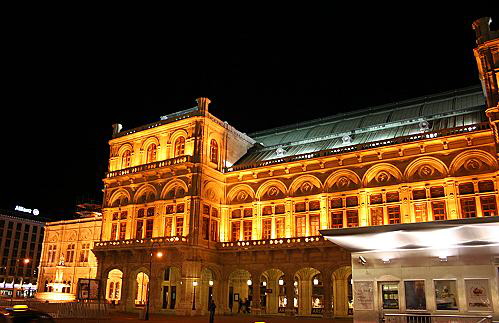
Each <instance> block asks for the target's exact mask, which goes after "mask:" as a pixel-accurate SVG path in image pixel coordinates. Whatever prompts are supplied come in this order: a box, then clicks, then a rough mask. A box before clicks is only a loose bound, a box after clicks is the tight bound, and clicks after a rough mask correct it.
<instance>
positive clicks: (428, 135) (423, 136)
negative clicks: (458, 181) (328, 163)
mask: <svg viewBox="0 0 499 323" xmlns="http://www.w3.org/2000/svg"><path fill="white" fill-rule="evenodd" d="M487 129H490V124H489V123H488V122H481V123H477V124H473V125H468V126H462V127H456V128H448V129H442V130H438V131H428V132H424V133H420V134H414V135H409V136H402V137H396V138H390V139H385V140H378V141H372V142H366V143H363V144H357V145H352V146H345V147H340V148H332V149H325V150H320V151H316V152H312V153H306V154H300V155H294V156H287V157H282V158H275V159H269V160H263V161H259V162H254V163H246V164H241V165H234V166H231V167H226V168H225V172H235V171H239V170H245V169H251V168H257V167H265V166H269V165H275V164H282V163H289V162H294V161H298V160H304V159H311V158H319V157H325V156H331V155H338V154H343V153H349V152H352V151H359V150H368V149H373V148H377V147H384V146H391V145H397V144H404V143H408V142H416V141H420V140H427V139H434V138H439V137H445V136H451V135H456V134H461V133H466V132H473V131H482V130H487Z"/></svg>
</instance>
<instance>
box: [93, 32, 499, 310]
mask: <svg viewBox="0 0 499 323" xmlns="http://www.w3.org/2000/svg"><path fill="white" fill-rule="evenodd" d="M476 26H479V27H477V28H482V29H481V30H482V34H484V35H485V33H486V31H487V30H488V29H486V28H485V27H484V26H483V22H477V23H476ZM487 27H488V26H487ZM484 28H485V29H484ZM489 33H490V31H489ZM484 37H485V36H484ZM489 38H490V37H489ZM482 39H483V41H486V37H485V38H482ZM484 44H485V43H479V47H478V48H477V49H476V55H477V59H478V60H479V61H480V59H481V57H482V55H485V54H483V53H484V52H487V50H489V51H490V46H489V47H487V46H488V45H484ZM485 47H487V48H485ZM495 50H496V52H495V54H493V55H495V56H494V57H495V58H497V47H496V49H495ZM487 55H488V54H487ZM479 70H480V75H481V79H483V80H484V82H483V83H484V89H485V92H482V91H481V89H480V88H478V87H476V88H466V89H460V90H456V91H452V92H447V93H441V94H436V95H432V96H427V97H422V98H416V99H412V100H408V101H405V102H400V103H396V104H387V105H384V106H378V107H371V108H368V109H364V110H358V111H353V112H349V113H343V114H339V115H335V116H332V117H329V118H323V119H320V120H312V121H306V122H302V123H299V124H295V125H292V126H286V127H280V128H275V129H270V130H267V131H261V132H258V133H254V134H250V135H246V134H244V133H242V132H240V131H239V130H237V129H235V128H233V127H232V126H230V125H229V124H228V123H227V122H223V121H221V120H219V119H218V118H217V117H215V116H213V115H212V114H210V112H209V110H208V108H209V103H210V100H209V99H207V98H199V99H197V106H196V107H194V108H191V109H188V110H184V111H180V112H178V113H174V114H170V115H167V116H164V117H161V120H159V121H157V122H154V123H151V124H147V125H144V126H142V127H139V128H135V129H129V130H124V131H122V130H121V125H115V126H114V132H113V138H112V139H111V140H110V141H109V145H110V151H111V154H110V159H109V171H108V173H106V176H105V178H104V202H103V216H102V233H101V236H100V241H99V242H96V243H95V245H94V248H93V249H92V251H93V253H94V254H95V255H96V258H97V261H98V264H99V266H98V272H97V275H96V277H97V278H98V279H100V280H101V282H102V286H105V288H103V289H102V293H103V295H102V297H104V298H105V299H107V300H108V301H110V302H114V303H117V304H118V306H119V307H121V308H123V309H126V310H134V309H138V308H143V307H144V306H145V304H147V297H148V295H149V299H150V302H149V303H150V308H151V310H152V311H155V312H166V313H170V312H171V313H175V314H181V315H191V314H199V313H204V312H206V311H207V304H208V302H209V300H210V299H214V300H215V302H216V304H217V310H219V311H220V312H230V311H232V312H237V311H238V307H239V306H238V300H245V299H250V300H251V310H252V312H254V313H257V314H258V313H266V314H278V315H279V314H280V315H294V314H295V313H296V314H298V315H323V316H326V317H330V316H347V315H349V314H351V302H352V293H351V285H350V281H351V268H350V254H349V253H348V252H347V251H346V250H344V249H342V248H340V247H338V246H336V245H334V244H332V243H330V242H328V241H325V240H324V238H323V237H322V236H321V235H320V233H319V230H321V229H328V228H342V227H355V226H371V225H390V224H399V223H400V224H403V223H412V222H426V221H439V220H446V219H458V218H469V217H486V216H497V189H498V188H497V185H498V181H497V169H498V162H497V148H496V147H497V142H498V141H497V136H496V135H495V133H497V131H496V130H495V122H496V118H495V114H496V110H497V106H495V105H494V104H492V105H491V104H490V103H489V101H490V100H492V101H490V102H495V104H497V86H496V87H495V89H494V87H493V86H492V87H490V84H491V82H490V80H495V82H496V83H495V84H497V80H496V77H497V76H496V75H497V68H495V70H494V69H492V71H495V73H496V74H494V73H491V72H490V66H489V65H483V64H482V65H480V68H479ZM491 89H492V90H491ZM494 91H495V92H494ZM484 93H485V94H486V96H485V97H484ZM494 95H495V97H496V99H493V97H494ZM491 97H492V99H491ZM486 100H487V102H488V103H487V105H486ZM494 100H495V101H494ZM494 107H495V108H494ZM494 109H495V110H494Z"/></svg>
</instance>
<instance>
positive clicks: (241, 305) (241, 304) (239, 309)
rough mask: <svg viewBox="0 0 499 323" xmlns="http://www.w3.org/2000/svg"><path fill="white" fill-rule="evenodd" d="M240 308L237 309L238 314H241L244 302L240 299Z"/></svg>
mask: <svg viewBox="0 0 499 323" xmlns="http://www.w3.org/2000/svg"><path fill="white" fill-rule="evenodd" d="M237 305H238V308H237V314H239V313H241V307H243V300H242V299H239V302H238V303H237Z"/></svg>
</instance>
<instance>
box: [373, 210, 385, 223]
mask: <svg viewBox="0 0 499 323" xmlns="http://www.w3.org/2000/svg"><path fill="white" fill-rule="evenodd" d="M383 224H384V221H383V208H381V207H373V208H371V225H383Z"/></svg>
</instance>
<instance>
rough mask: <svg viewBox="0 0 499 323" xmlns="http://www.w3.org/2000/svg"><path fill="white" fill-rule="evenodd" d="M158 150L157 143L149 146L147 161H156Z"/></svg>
mask: <svg viewBox="0 0 499 323" xmlns="http://www.w3.org/2000/svg"><path fill="white" fill-rule="evenodd" d="M156 151H157V149H156V144H150V145H149V147H147V155H146V156H147V157H146V163H152V162H155V161H156Z"/></svg>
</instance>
